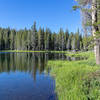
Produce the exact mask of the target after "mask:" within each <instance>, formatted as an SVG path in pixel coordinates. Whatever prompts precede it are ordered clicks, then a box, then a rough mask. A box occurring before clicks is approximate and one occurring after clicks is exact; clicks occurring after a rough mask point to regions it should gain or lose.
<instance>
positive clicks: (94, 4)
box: [92, 0, 100, 64]
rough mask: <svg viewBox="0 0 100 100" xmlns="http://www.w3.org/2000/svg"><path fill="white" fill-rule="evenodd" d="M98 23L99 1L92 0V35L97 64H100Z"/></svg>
mask: <svg viewBox="0 0 100 100" xmlns="http://www.w3.org/2000/svg"><path fill="white" fill-rule="evenodd" d="M96 23H97V0H92V34H93V36H94V39H95V46H94V53H95V57H96V64H100V41H98V40H96V35H95V33H96V32H97V31H98V26H96V25H95V24H96Z"/></svg>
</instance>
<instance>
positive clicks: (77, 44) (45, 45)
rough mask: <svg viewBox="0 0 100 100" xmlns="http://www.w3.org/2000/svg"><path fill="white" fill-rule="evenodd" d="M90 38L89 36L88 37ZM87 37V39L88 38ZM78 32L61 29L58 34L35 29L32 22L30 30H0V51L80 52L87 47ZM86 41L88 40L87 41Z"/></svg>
mask: <svg viewBox="0 0 100 100" xmlns="http://www.w3.org/2000/svg"><path fill="white" fill-rule="evenodd" d="M88 37H90V36H88ZM88 37H87V38H88ZM84 39H86V38H85V37H82V34H81V33H80V32H79V30H78V31H77V32H76V33H72V32H71V33H69V32H68V30H66V31H65V32H64V31H63V29H62V28H61V29H60V30H59V32H58V33H55V32H52V31H51V30H50V29H49V28H46V29H45V30H44V28H41V27H40V28H39V30H37V28H36V22H34V24H33V26H32V27H31V29H26V28H25V29H23V30H18V31H17V30H15V29H10V28H6V29H5V28H0V50H74V51H76V50H82V49H84V48H85V47H88V41H87V42H84ZM87 40H88V39H87Z"/></svg>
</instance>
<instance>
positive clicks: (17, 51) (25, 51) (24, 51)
mask: <svg viewBox="0 0 100 100" xmlns="http://www.w3.org/2000/svg"><path fill="white" fill-rule="evenodd" d="M0 52H9V53H10V52H13V53H14V52H16V53H27V52H30V53H32V52H33V53H34V52H44V53H45V52H50V53H67V51H48V50H47V51H32V50H1V51H0Z"/></svg>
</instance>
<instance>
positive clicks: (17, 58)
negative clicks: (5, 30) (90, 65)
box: [0, 53, 79, 100]
mask: <svg viewBox="0 0 100 100" xmlns="http://www.w3.org/2000/svg"><path fill="white" fill-rule="evenodd" d="M59 59H60V60H78V59H79V58H70V57H66V56H65V55H64V54H58V53H0V100H57V97H56V93H55V80H54V78H53V77H51V76H50V74H49V72H50V69H48V68H47V63H48V60H59Z"/></svg>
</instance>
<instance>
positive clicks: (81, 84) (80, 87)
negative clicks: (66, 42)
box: [48, 52, 100, 100]
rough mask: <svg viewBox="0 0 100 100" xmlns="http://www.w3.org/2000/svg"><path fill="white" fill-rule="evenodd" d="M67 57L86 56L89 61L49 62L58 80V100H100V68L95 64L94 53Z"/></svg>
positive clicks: (53, 74)
mask: <svg viewBox="0 0 100 100" xmlns="http://www.w3.org/2000/svg"><path fill="white" fill-rule="evenodd" d="M66 55H70V56H84V57H85V56H86V57H88V60H81V61H71V62H70V61H49V62H48V67H50V68H51V75H52V76H54V77H55V80H56V92H57V94H58V99H59V100H100V89H99V88H100V79H99V78H98V76H99V75H100V72H99V71H97V70H99V69H100V68H99V67H98V66H97V65H96V63H95V59H94V58H95V57H94V54H93V52H85V53H77V54H66ZM97 72H98V74H97ZM96 74H97V76H96V77H94V76H95V75H96Z"/></svg>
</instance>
